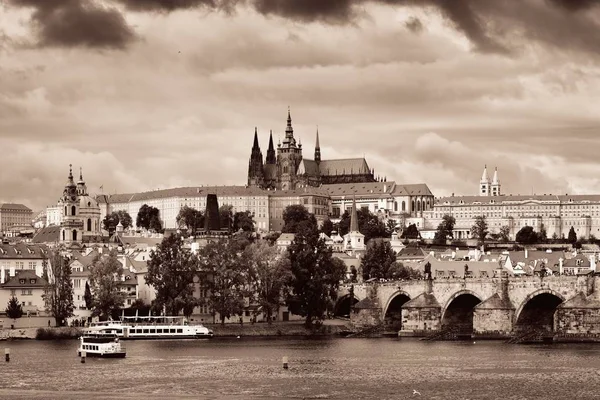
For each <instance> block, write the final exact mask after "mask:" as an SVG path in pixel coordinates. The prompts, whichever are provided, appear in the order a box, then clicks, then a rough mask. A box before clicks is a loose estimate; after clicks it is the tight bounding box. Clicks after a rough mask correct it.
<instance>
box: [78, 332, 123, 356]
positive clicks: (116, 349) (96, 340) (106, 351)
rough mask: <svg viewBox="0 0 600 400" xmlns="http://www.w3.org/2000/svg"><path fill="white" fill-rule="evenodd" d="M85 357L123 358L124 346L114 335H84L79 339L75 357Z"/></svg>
mask: <svg viewBox="0 0 600 400" xmlns="http://www.w3.org/2000/svg"><path fill="white" fill-rule="evenodd" d="M83 353H85V355H86V357H104V358H124V357H125V354H126V349H125V346H124V345H123V344H122V343H121V341H120V340H119V338H118V337H117V336H116V335H94V334H88V335H86V334H84V335H83V336H81V337H80V338H79V348H78V349H77V355H78V356H79V357H81V355H82V354H83Z"/></svg>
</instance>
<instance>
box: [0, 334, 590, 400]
mask: <svg viewBox="0 0 600 400" xmlns="http://www.w3.org/2000/svg"><path fill="white" fill-rule="evenodd" d="M126 345H127V358H125V359H116V360H109V359H94V358H88V359H87V361H86V363H85V364H81V363H80V360H79V358H78V357H77V354H76V348H77V341H75V340H72V341H63V342H42V341H17V342H2V343H0V354H1V353H3V352H2V351H1V350H2V349H1V348H3V347H10V349H11V361H10V362H9V363H6V362H2V364H0V398H2V399H148V400H150V399H175V398H184V399H187V398H190V399H192V398H193V399H353V400H358V399H378V400H379V399H405V398H419V399H440V400H441V399H443V400H452V399H470V400H473V399H507V400H508V399H515V400H516V399H519V400H523V399H561V400H568V399H594V398H596V399H598V398H600V346H599V345H586V344H576V345H563V344H561V345H508V344H504V343H502V342H491V341H479V342H423V341H419V340H416V339H406V338H403V339H396V338H394V339H390V338H384V339H341V338H335V339H318V340H315V339H245V338H244V339H227V340H222V339H214V340H200V341H182V342H173V341H129V342H126ZM283 356H287V357H288V359H289V365H290V368H289V369H288V370H284V369H283V368H282V357H283ZM413 390H417V391H418V392H420V393H421V395H420V396H419V395H413Z"/></svg>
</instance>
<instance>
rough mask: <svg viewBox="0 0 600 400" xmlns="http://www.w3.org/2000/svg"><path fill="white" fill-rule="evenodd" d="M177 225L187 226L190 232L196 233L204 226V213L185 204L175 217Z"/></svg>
mask: <svg viewBox="0 0 600 400" xmlns="http://www.w3.org/2000/svg"><path fill="white" fill-rule="evenodd" d="M175 221H176V222H177V226H179V227H180V228H184V227H185V228H186V229H187V230H188V232H189V233H190V234H192V235H195V234H196V232H197V231H198V230H200V229H202V228H203V227H204V213H203V212H202V211H198V210H196V209H195V208H192V207H188V206H183V207H181V209H180V210H179V213H178V214H177V217H176V218H175Z"/></svg>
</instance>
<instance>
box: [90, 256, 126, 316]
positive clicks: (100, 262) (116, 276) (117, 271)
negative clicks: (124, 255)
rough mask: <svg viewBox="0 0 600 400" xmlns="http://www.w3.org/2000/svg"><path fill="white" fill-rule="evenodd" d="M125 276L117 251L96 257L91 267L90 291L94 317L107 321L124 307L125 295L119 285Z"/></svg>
mask: <svg viewBox="0 0 600 400" xmlns="http://www.w3.org/2000/svg"><path fill="white" fill-rule="evenodd" d="M122 276H123V265H121V263H120V262H119V259H118V258H117V251H116V250H113V251H111V252H110V253H109V254H108V255H104V256H98V257H96V258H95V259H94V260H93V262H92V265H91V266H90V289H91V292H92V315H93V316H98V317H100V318H101V319H103V320H105V319H108V317H109V316H110V315H111V314H112V313H113V312H114V311H115V310H118V309H119V308H121V307H122V306H123V303H124V302H125V293H123V292H121V290H120V287H119V284H120V282H121V277H122Z"/></svg>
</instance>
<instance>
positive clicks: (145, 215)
mask: <svg viewBox="0 0 600 400" xmlns="http://www.w3.org/2000/svg"><path fill="white" fill-rule="evenodd" d="M135 225H136V226H137V227H138V228H144V229H147V230H153V231H155V232H162V230H163V228H162V221H161V220H160V210H159V209H158V208H156V207H152V206H149V205H148V204H143V205H142V206H141V207H140V210H139V211H138V215H137V219H136V221H135Z"/></svg>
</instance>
